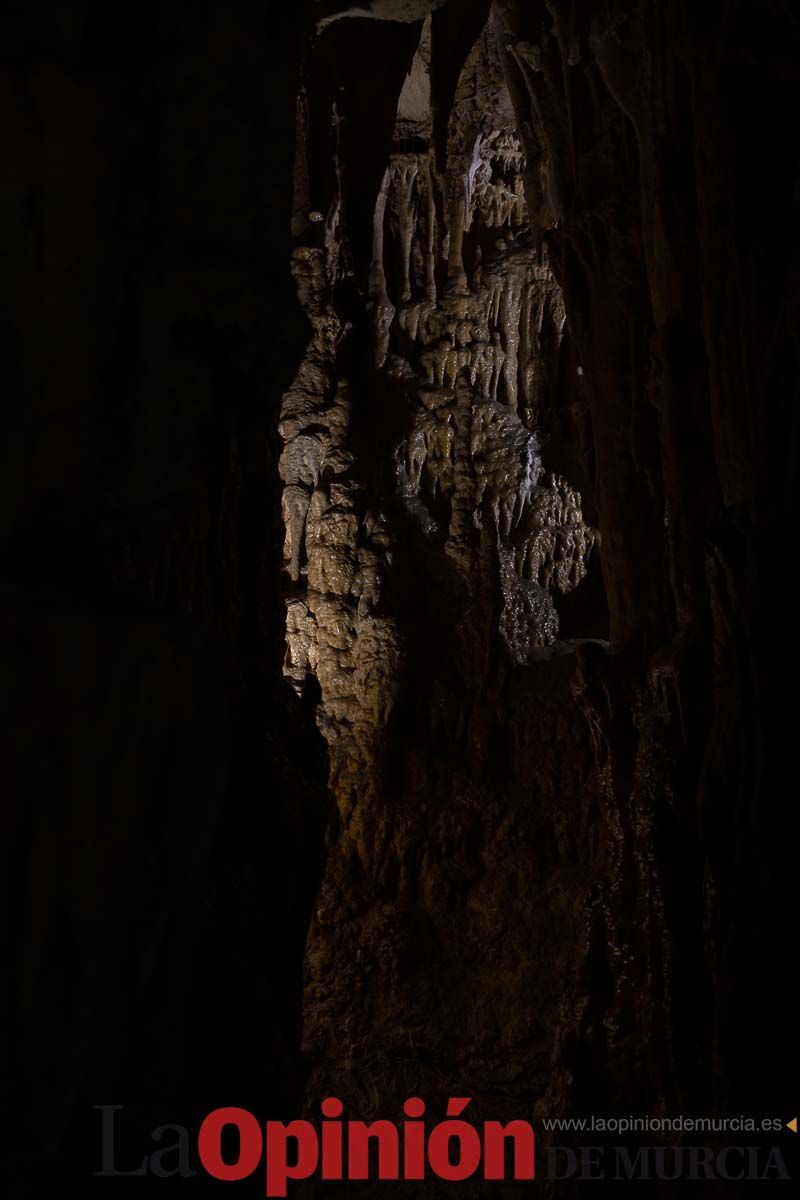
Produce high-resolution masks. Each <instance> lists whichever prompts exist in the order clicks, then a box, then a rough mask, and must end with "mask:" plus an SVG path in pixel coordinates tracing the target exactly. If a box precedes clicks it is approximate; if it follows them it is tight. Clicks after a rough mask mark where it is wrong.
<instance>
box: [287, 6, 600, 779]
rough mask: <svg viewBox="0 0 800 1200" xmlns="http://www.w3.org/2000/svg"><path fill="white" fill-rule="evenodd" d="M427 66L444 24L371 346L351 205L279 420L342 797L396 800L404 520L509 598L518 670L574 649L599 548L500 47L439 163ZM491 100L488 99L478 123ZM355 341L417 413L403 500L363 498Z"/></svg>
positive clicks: (555, 303) (372, 312) (308, 260)
mask: <svg viewBox="0 0 800 1200" xmlns="http://www.w3.org/2000/svg"><path fill="white" fill-rule="evenodd" d="M430 56H431V45H430V22H426V23H425V25H424V26H423V27H422V30H421V33H420V34H419V43H418V45H417V48H416V51H415V54H414V58H413V61H412V63H411V67H410V70H409V73H408V75H407V77H406V82H405V84H404V86H403V89H402V91H401V93H400V96H399V99H398V104H397V116H396V120H395V127H394V133H393V144H392V147H391V150H390V153H389V155H388V158H387V162H386V167H385V171H384V175H383V179H382V182H381V186H380V189H379V192H378V196H377V200H376V203H375V208H374V216H373V227H372V252H371V262H370V268H369V282H368V288H367V295H366V297H365V300H364V314H365V317H366V320H367V330H368V336H367V337H366V338H365V339H364V340H363V341H361V342H359V341H358V340H357V335H356V334H354V333H353V332H352V331H351V329H350V328H349V323H348V322H346V321H345V319H344V317H343V316H342V315H341V312H340V309H339V308H337V303H336V300H335V293H336V290H337V284H338V283H339V282H340V280H341V278H342V277H343V276H346V275H347V273H348V271H349V269H350V268H349V264H348V261H347V237H346V233H345V232H344V225H343V221H342V210H341V205H340V197H339V196H336V197H335V199H334V202H333V204H332V206H331V209H330V211H329V212H328V214H327V216H326V218H325V236H324V242H323V244H322V245H318V246H316V247H315V248H311V247H309V246H302V245H301V246H300V247H298V249H297V251H296V253H295V259H294V271H295V276H296V279H297V284H298V290H299V294H300V297H301V302H302V303H303V305H304V308H305V311H306V314H307V316H308V318H309V321H310V324H311V328H312V338H311V341H310V343H309V345H308V348H307V351H306V356H305V358H304V360H303V363H302V364H301V367H300V370H299V372H298V375H297V378H296V379H295V381H294V383H293V385H292V387H291V388H290V390H289V391H288V392H287V394H286V396H285V398H284V402H283V407H282V412H281V423H280V433H281V436H282V438H283V441H284V451H283V455H282V458H281V462H280V473H281V478H282V480H283V483H284V493H283V516H284V525H285V531H286V539H285V547H284V562H285V569H286V578H287V582H288V591H287V653H286V663H285V672H286V675H287V676H288V677H289V678H290V679H291V681H292V682H293V684H294V685H295V687H296V688H297V690H298V691H302V689H303V687H304V685H305V681H306V679H307V678H308V676H310V675H311V676H315V677H316V679H317V681H318V683H319V688H320V705H319V710H318V720H319V724H320V727H321V728H322V729H323V731H324V733H325V736H326V738H327V740H328V743H329V746H330V749H331V782H332V786H333V789H334V792H335V794H336V795H337V797H339V798H340V799H341V798H342V796H343V795H345V794H349V792H350V791H352V790H353V788H355V791H356V792H357V793H359V794H361V795H363V794H364V793H365V792H370V791H372V790H374V789H378V788H379V787H380V785H381V779H382V763H381V751H380V746H381V744H382V741H383V732H384V728H385V726H386V723H387V721H388V720H389V717H390V715H391V713H392V710H393V707H394V703H395V700H396V698H397V695H398V691H399V690H400V689H402V686H403V673H402V660H403V654H404V651H405V650H406V649H407V647H406V646H405V645H404V642H403V638H402V636H401V634H400V631H399V629H398V625H397V621H396V619H395V614H394V613H393V611H392V605H391V603H388V602H385V601H384V600H383V599H382V596H383V593H384V591H385V589H386V586H387V584H388V585H389V587H390V588H391V575H392V550H393V547H394V546H395V544H396V542H397V538H398V536H403V535H402V534H401V533H400V532H399V526H398V520H397V519H396V516H397V512H396V510H397V509H398V505H399V507H400V509H401V510H402V511H403V513H404V514H405V516H406V517H407V518H410V520H411V522H412V523H413V524H414V526H415V527H416V529H417V530H418V531H419V532H420V533H421V534H422V535H423V536H424V537H425V538H427V539H428V540H429V541H430V542H431V543H432V545H434V546H435V547H438V552H439V553H440V554H442V555H445V556H447V557H448V559H449V560H450V561H451V563H452V564H453V565H454V567H455V570H456V571H457V573H458V574H459V575H460V577H461V579H462V583H463V586H464V588H465V589H466V591H467V592H468V593H469V594H471V595H474V596H479V595H481V594H482V593H483V594H485V593H486V592H487V590H488V589H491V588H492V587H493V586H494V588H495V589H496V590H498V591H499V595H500V597H501V601H500V604H499V606H497V607H496V611H494V612H493V613H492V614H491V616H490V623H493V624H494V631H495V633H497V634H499V637H500V642H501V644H502V645H504V646H505V650H506V653H507V654H508V655H509V656H510V658H511V659H512V661H514V662H517V663H524V662H525V661H527V659H528V657H529V654H530V652H531V651H533V650H535V649H537V648H542V647H544V646H547V645H549V644H550V643H552V642H554V641H555V640H556V638H557V636H558V614H557V609H556V605H555V603H554V599H553V593H557V592H559V591H560V592H562V593H565V592H569V591H570V590H572V589H573V588H574V587H576V586H577V585H578V584H579V583H580V581H581V580H582V578H583V577H584V575H585V573H586V560H587V558H588V556H589V554H590V552H591V550H592V547H593V546H594V545H595V542H596V535H595V533H594V531H593V530H592V529H591V528H590V527H589V526H588V525H587V524H586V523H585V522H584V520H583V517H582V515H581V508H580V496H579V495H578V493H577V492H576V491H575V490H574V489H573V488H571V487H570V486H569V484H568V483H567V482H566V481H564V480H561V479H556V478H555V477H553V476H551V475H549V474H545V465H544V463H543V455H542V449H541V446H540V438H539V435H538V431H537V418H538V408H539V403H540V399H541V391H542V388H543V386H545V384H546V380H545V379H544V377H545V375H546V365H545V363H544V356H543V354H542V351H541V348H540V344H539V335H540V331H541V327H542V322H543V320H544V319H545V318H546V319H547V320H548V322H549V325H550V327H551V328H552V329H553V330H554V332H555V340H556V343H557V342H558V341H559V340H560V338H561V335H562V332H563V327H564V320H565V314H564V307H563V301H562V298H561V293H560V290H559V288H558V285H557V284H556V283H555V280H554V279H553V276H552V274H551V272H550V270H549V268H548V266H547V261H546V255H545V254H544V253H542V252H539V251H538V250H536V249H535V247H534V244H533V238H532V235H531V231H530V228H529V225H528V220H527V212H526V207H525V197H524V188H523V172H524V167H525V159H524V154H523V150H522V147H521V144H520V142H519V139H518V138H517V136H516V133H515V131H514V128H513V116H512V113H511V109H510V102H509V99H508V96H507V94H505V92H504V90H503V87H502V81H501V79H500V78H499V76H498V72H497V68H496V62H495V58H496V51H495V50H494V48H493V43H492V39H491V34H490V33H489V32H488V31H487V32H486V33H485V34H484V35H483V37H482V38H481V40H480V42H479V43H478V45H477V46H476V48H475V50H474V51H473V52H472V54H471V56H470V58H469V60H468V63H467V65H466V67H465V69H464V71H463V72H462V76H461V80H460V82H459V84H458V86H457V89H456V95H455V101H454V105H453V113H452V115H451V120H450V128H449V131H448V152H447V161H446V162H445V163H444V165H443V166H442V168H441V169H439V168H437V165H436V160H435V154H434V151H433V148H432V146H431V144H430V137H431V132H432V128H433V119H432V115H431V111H430V80H429V77H428V73H429V70H430ZM481 90H484V91H487V92H488V93H489V100H488V103H487V104H486V105H485V106H483V107H480V108H479V107H478V105H477V102H476V99H475V97H476V95H478V94H479V92H480V91H481ZM412 146H413V147H414V148H413V149H410V148H409V147H412ZM317 223H318V222H317ZM348 342H349V343H350V344H351V345H352V344H355V353H356V354H357V355H360V356H361V357H362V358H363V360H364V365H365V366H366V378H367V380H368V386H369V389H370V392H371V396H370V398H369V400H368V403H370V404H372V405H375V406H379V405H382V404H383V405H387V404H391V406H392V409H393V411H394V412H395V413H399V414H400V420H399V422H398V426H397V429H396V432H395V435H394V438H393V440H392V441H391V442H390V443H389V444H388V445H385V446H382V449H383V452H384V453H385V455H386V459H387V465H389V466H391V468H392V474H391V475H390V476H389V477H388V483H387V484H386V485H385V486H386V492H385V493H384V494H381V492H380V491H377V492H376V491H375V489H373V492H372V495H371V496H368V495H367V494H366V491H367V489H365V486H364V474H365V472H364V469H363V464H362V462H361V461H360V459H361V457H362V456H363V454H364V450H363V445H362V444H360V443H359V440H358V438H356V437H355V436H354V433H353V429H352V419H353V411H352V410H353V403H354V400H353V395H352V392H353V386H354V385H353V381H352V380H351V379H350V378H349V377H348V373H347V371H346V370H343V369H342V368H341V366H340V362H339V360H340V359H341V358H342V353H341V348H342V346H343V345H347V343H348ZM351 353H352V351H351ZM361 386H362V387H363V377H362V380H361ZM371 421H372V422H373V423H374V424H375V425H376V426H377V425H379V424H380V417H379V414H375V413H374V412H373V413H372V414H368V415H367V418H366V421H364V419H363V418H362V421H361V424H362V428H363V427H364V426H366V429H367V434H369V426H370V422H371ZM393 510H394V512H395V515H394V516H393V515H392V514H393ZM402 523H403V522H402V520H400V525H402ZM482 546H483V551H484V553H483V555H482V554H481V547H482ZM489 546H491V548H492V552H493V555H494V561H493V563H492V564H488V563H487V561H486V550H487V547H489ZM486 635H487V636H491V629H487V631H486ZM348 803H349V802H348Z"/></svg>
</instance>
